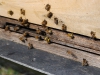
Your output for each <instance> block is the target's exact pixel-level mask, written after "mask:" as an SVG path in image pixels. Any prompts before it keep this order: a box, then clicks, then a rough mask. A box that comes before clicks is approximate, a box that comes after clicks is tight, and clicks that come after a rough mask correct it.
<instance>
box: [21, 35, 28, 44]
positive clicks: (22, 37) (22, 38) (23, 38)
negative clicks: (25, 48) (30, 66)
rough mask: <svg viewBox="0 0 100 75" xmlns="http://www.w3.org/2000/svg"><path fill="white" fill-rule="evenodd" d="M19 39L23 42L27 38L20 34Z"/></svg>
mask: <svg viewBox="0 0 100 75" xmlns="http://www.w3.org/2000/svg"><path fill="white" fill-rule="evenodd" d="M19 39H20V40H21V41H22V42H24V43H25V41H26V40H27V38H26V37H24V36H21V37H20V38H19Z"/></svg>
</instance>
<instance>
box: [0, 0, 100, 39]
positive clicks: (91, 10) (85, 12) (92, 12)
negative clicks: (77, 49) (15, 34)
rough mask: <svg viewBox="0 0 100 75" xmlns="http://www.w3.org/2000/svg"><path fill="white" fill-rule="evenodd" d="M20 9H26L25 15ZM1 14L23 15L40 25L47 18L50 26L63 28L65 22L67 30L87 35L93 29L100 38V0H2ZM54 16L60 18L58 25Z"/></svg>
mask: <svg viewBox="0 0 100 75" xmlns="http://www.w3.org/2000/svg"><path fill="white" fill-rule="evenodd" d="M47 4H49V5H50V6H51V8H50V10H49V11H47V10H45V6H46V5H47ZM20 9H24V10H25V15H22V14H21V13H20ZM10 10H11V11H13V15H12V16H11V15H10V14H8V11H10ZM49 12H52V13H53V16H52V17H51V18H48V17H47V14H48V13H49ZM0 15H1V16H5V17H9V18H14V19H19V17H21V16H22V17H23V18H26V19H28V20H29V22H31V23H36V24H39V25H41V23H42V21H43V20H44V19H45V20H46V21H47V26H49V27H52V28H56V29H62V25H63V24H65V25H66V26H67V31H70V32H74V33H78V34H82V35H86V36H91V34H90V32H91V31H93V32H96V37H97V38H99V39H100V35H99V33H100V0H66V1H65V0H0ZM54 18H58V25H56V24H55V23H54Z"/></svg>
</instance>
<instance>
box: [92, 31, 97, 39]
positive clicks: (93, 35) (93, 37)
mask: <svg viewBox="0 0 100 75" xmlns="http://www.w3.org/2000/svg"><path fill="white" fill-rule="evenodd" d="M91 37H92V39H96V32H93V31H91Z"/></svg>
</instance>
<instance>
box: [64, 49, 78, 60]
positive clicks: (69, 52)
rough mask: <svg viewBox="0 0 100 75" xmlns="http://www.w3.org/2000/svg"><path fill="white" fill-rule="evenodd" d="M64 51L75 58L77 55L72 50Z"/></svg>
mask: <svg viewBox="0 0 100 75" xmlns="http://www.w3.org/2000/svg"><path fill="white" fill-rule="evenodd" d="M66 53H67V54H69V55H71V56H72V57H74V58H76V59H77V56H76V55H75V54H74V53H73V52H72V51H69V50H67V52H66Z"/></svg>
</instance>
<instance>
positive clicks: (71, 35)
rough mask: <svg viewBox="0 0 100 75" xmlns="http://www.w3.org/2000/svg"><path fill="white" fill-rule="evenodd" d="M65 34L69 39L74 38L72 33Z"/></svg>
mask: <svg viewBox="0 0 100 75" xmlns="http://www.w3.org/2000/svg"><path fill="white" fill-rule="evenodd" d="M67 35H68V37H70V38H71V39H74V38H75V37H74V35H73V33H68V34H67Z"/></svg>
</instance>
